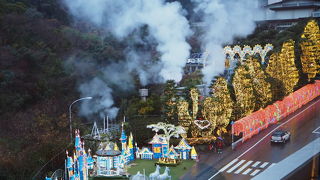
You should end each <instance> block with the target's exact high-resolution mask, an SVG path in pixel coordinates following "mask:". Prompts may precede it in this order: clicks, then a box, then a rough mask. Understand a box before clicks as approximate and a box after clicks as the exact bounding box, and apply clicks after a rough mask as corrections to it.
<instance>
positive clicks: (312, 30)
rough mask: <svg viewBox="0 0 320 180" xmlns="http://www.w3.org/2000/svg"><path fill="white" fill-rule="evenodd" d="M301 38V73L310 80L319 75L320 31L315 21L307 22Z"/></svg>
mask: <svg viewBox="0 0 320 180" xmlns="http://www.w3.org/2000/svg"><path fill="white" fill-rule="evenodd" d="M301 38H302V39H303V41H302V42H301V43H300V47H301V50H302V54H301V64H302V71H303V72H304V73H306V74H307V75H308V79H309V80H310V79H312V78H314V77H316V74H317V73H320V30H319V26H318V24H317V22H316V21H315V20H311V21H309V22H308V24H307V25H306V27H305V28H304V32H303V34H302V35H301Z"/></svg>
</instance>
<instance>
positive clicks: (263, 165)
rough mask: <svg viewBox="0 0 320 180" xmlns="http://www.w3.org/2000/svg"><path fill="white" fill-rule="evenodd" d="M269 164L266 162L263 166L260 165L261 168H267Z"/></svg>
mask: <svg viewBox="0 0 320 180" xmlns="http://www.w3.org/2000/svg"><path fill="white" fill-rule="evenodd" d="M268 164H269V163H268V162H265V163H263V164H262V165H260V168H265V167H266V166H267V165H268Z"/></svg>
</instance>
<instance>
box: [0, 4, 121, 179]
mask: <svg viewBox="0 0 320 180" xmlns="http://www.w3.org/2000/svg"><path fill="white" fill-rule="evenodd" d="M57 2H58V1H54V0H52V1H40V0H38V1H37V0H22V1H10V0H0V154H1V156H0V179H3V178H4V179H30V178H31V176H32V175H33V173H35V171H36V170H37V169H39V168H40V167H41V166H42V165H44V164H45V163H46V162H47V161H48V160H49V159H50V158H52V157H53V156H54V155H55V154H56V153H57V152H59V151H61V149H63V148H65V147H66V143H67V142H68V137H69V136H68V133H69V131H68V130H69V129H68V128H69V126H68V125H69V124H68V122H69V119H68V106H69V105H70V103H71V102H72V101H73V100H75V99H77V98H78V97H79V94H78V92H77V81H76V79H77V77H79V76H85V74H80V73H78V72H76V71H73V69H72V66H71V67H68V66H67V65H68V63H67V61H68V60H69V59H70V58H69V57H71V56H72V57H79V58H80V57H81V58H83V59H95V60H96V61H97V62H98V61H99V60H100V61H101V60H102V59H103V60H104V63H107V62H108V59H111V58H112V57H113V58H114V59H119V58H117V57H119V56H121V53H122V52H121V51H120V50H118V49H117V48H115V47H116V46H115V45H116V43H112V41H113V40H111V39H110V38H109V39H108V37H106V38H105V39H102V38H99V37H98V33H97V32H96V31H94V30H92V29H88V28H82V29H76V28H74V27H75V25H74V27H72V26H71V25H70V24H71V23H70V24H69V16H68V15H67V13H66V12H65V11H64V10H63V8H62V7H61V6H60V5H59V4H57ZM81 27H84V26H81ZM119 46H120V45H119ZM119 49H120V47H119ZM73 119H74V121H75V122H79V120H78V121H77V117H76V116H75V117H74V118H73Z"/></svg>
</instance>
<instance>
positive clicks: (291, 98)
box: [233, 81, 320, 141]
mask: <svg viewBox="0 0 320 180" xmlns="http://www.w3.org/2000/svg"><path fill="white" fill-rule="evenodd" d="M318 96H320V81H316V82H315V83H314V84H308V85H306V86H304V87H302V88H300V89H298V90H297V91H295V92H293V93H291V94H290V95H288V96H287V97H285V98H284V99H283V100H282V101H277V102H275V103H274V104H272V105H269V106H267V107H266V108H265V109H262V110H259V111H256V112H254V113H252V114H251V115H249V116H246V117H244V118H242V119H240V120H238V121H236V122H235V123H234V125H233V127H234V134H235V135H239V134H240V133H243V138H242V139H243V141H245V140H247V139H249V138H251V137H252V136H253V135H255V134H258V133H259V132H260V131H261V130H262V129H265V128H267V127H268V126H269V125H271V124H274V123H277V122H278V121H280V120H282V119H283V118H285V117H286V116H288V115H289V114H291V113H293V112H295V111H296V110H298V109H299V108H300V107H302V106H303V105H305V104H307V103H308V102H310V101H312V100H313V99H315V98H316V97H318Z"/></svg>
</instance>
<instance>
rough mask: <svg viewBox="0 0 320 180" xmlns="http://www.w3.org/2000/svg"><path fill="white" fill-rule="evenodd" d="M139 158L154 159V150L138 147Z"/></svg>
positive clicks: (137, 154)
mask: <svg viewBox="0 0 320 180" xmlns="http://www.w3.org/2000/svg"><path fill="white" fill-rule="evenodd" d="M136 157H137V159H149V160H151V159H153V152H152V151H150V149H149V148H146V147H143V148H142V149H141V150H140V149H139V148H138V147H137V151H136Z"/></svg>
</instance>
